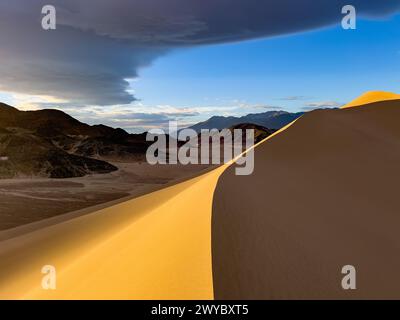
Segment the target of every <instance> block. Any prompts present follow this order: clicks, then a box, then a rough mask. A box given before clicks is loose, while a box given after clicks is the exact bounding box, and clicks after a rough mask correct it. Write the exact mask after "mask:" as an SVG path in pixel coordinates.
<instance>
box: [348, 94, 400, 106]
mask: <svg viewBox="0 0 400 320" xmlns="http://www.w3.org/2000/svg"><path fill="white" fill-rule="evenodd" d="M389 100H400V94H396V93H393V92H386V91H368V92H366V93H364V94H363V95H361V96H359V97H358V98H356V99H354V100H353V101H351V102H349V103H347V104H345V105H344V106H343V107H341V109H347V108H353V107H359V106H362V105H365V104H370V103H374V102H379V101H389Z"/></svg>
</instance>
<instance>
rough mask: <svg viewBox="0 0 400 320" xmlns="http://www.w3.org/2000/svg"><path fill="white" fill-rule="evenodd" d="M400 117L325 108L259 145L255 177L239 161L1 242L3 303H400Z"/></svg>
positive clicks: (385, 106) (384, 108)
mask: <svg viewBox="0 0 400 320" xmlns="http://www.w3.org/2000/svg"><path fill="white" fill-rule="evenodd" d="M398 119H400V103H399V102H398V101H386V102H378V103H372V104H368V105H366V106H363V107H362V108H350V109H347V108H346V109H344V110H319V111H314V112H311V113H309V114H307V115H305V116H303V117H302V118H300V119H299V120H297V121H296V122H295V123H293V124H291V125H289V126H288V127H286V128H284V129H283V130H281V131H280V132H277V133H276V134H274V135H272V136H270V137H269V138H267V139H266V140H265V141H263V142H261V143H260V144H259V145H258V146H257V147H256V148H255V156H256V159H255V160H256V163H255V172H254V174H253V175H251V176H235V175H234V167H231V166H230V164H227V165H223V166H221V167H219V168H217V169H214V170H212V171H210V172H208V173H206V174H204V175H201V176H199V177H196V178H193V179H190V180H188V181H185V182H182V183H178V184H176V185H173V186H170V187H168V188H165V189H163V190H160V191H156V192H153V193H150V194H147V195H144V196H141V197H139V198H137V199H134V200H130V201H127V202H123V203H120V204H116V205H113V206H111V207H108V208H105V209H101V210H98V211H95V212H93V213H90V214H87V215H84V216H79V217H74V218H73V219H70V220H68V221H60V222H59V223H56V224H54V225H45V226H43V228H40V229H37V230H29V229H27V230H28V231H27V232H26V233H24V234H20V235H17V236H15V237H12V238H10V239H8V240H5V241H2V242H0V263H1V264H0V299H212V298H217V299H225V298H228V299H252V298H253V299H282V298H286V299H292V298H300V299H303V298H344V299H347V298H400V293H399V292H400V290H399V289H400V285H399V283H400V274H399V272H398V270H400V256H399V255H398V254H397V253H398V252H399V249H400V236H399V233H398V226H399V224H400V215H399V212H400V203H399V201H398V196H397V193H398V191H397V190H398V179H399V177H400V169H399V167H398V164H399V163H400V143H399V141H400V127H399V126H398ZM49 264H50V265H54V266H55V267H56V268H57V290H55V291H46V290H43V289H42V288H41V279H42V276H43V275H42V274H41V272H40V271H41V268H42V266H44V265H49ZM347 264H351V265H354V266H355V267H356V268H357V272H358V273H357V285H358V289H357V290H356V291H343V290H342V289H341V288H340V283H341V278H342V274H341V273H340V271H341V268H342V266H344V265H347Z"/></svg>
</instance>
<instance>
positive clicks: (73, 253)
mask: <svg viewBox="0 0 400 320" xmlns="http://www.w3.org/2000/svg"><path fill="white" fill-rule="evenodd" d="M287 127H288V126H287ZM287 127H285V128H283V129H282V130H281V131H283V130H285V129H286V128H287ZM279 132H280V131H278V132H276V133H274V134H273V135H271V136H270V137H268V138H267V139H271V138H272V137H274V136H275V135H277V134H279ZM230 164H231V163H228V164H225V165H222V166H221V167H219V168H217V169H215V170H213V171H210V172H208V173H206V174H203V175H202V176H199V177H197V178H194V179H191V180H188V181H186V182H183V183H179V184H176V185H174V186H171V187H168V188H166V189H163V190H160V191H157V192H154V193H151V194H148V195H145V196H142V197H140V198H137V199H134V200H131V201H127V202H124V203H121V204H118V205H115V206H112V207H109V208H106V209H103V210H99V211H96V212H94V213H92V214H88V215H85V216H81V217H79V218H75V219H72V220H69V221H65V222H61V223H59V224H56V225H53V226H47V227H44V228H41V229H39V230H36V231H34V232H29V233H27V234H25V235H21V236H19V237H16V238H11V239H9V240H6V241H3V242H1V243H0V261H1V265H0V299H212V298H213V296H214V294H213V280H212V279H213V276H212V265H211V209H212V198H213V194H214V190H215V187H216V185H217V181H218V178H219V177H220V175H221V174H222V172H223V171H224V170H225V169H226V168H227V167H229V165H230ZM44 265H53V266H55V267H56V269H57V290H55V291H45V290H43V289H42V288H41V279H42V277H43V275H42V274H41V268H42V267H43V266H44Z"/></svg>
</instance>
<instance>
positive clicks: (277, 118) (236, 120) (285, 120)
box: [190, 111, 304, 132]
mask: <svg viewBox="0 0 400 320" xmlns="http://www.w3.org/2000/svg"><path fill="white" fill-rule="evenodd" d="M303 114H304V113H303V112H299V113H289V112H285V111H268V112H264V113H254V114H248V115H247V116H243V117H222V116H215V117H212V118H210V119H208V120H207V121H204V122H200V123H197V124H195V125H194V126H191V127H190V128H191V129H194V130H195V131H196V132H200V130H201V129H208V130H211V129H219V130H222V129H228V128H231V127H233V126H236V125H239V124H243V123H251V124H256V125H258V126H262V127H265V128H268V129H275V130H277V129H280V128H282V127H284V126H286V125H287V124H289V123H290V122H292V121H293V120H295V119H297V118H299V117H300V116H302V115H303Z"/></svg>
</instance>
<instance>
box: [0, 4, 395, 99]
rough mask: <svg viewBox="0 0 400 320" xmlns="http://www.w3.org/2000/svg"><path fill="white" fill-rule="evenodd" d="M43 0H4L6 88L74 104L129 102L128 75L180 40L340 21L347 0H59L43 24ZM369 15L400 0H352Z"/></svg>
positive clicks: (1, 86)
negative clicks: (51, 20)
mask: <svg viewBox="0 0 400 320" xmlns="http://www.w3.org/2000/svg"><path fill="white" fill-rule="evenodd" d="M48 3H49V1H44V0H13V1H7V2H6V1H2V3H0V41H1V47H0V57H1V59H2V60H1V62H2V63H1V65H0V90H3V91H14V92H21V93H29V94H44V95H52V96H55V97H57V98H60V99H65V100H68V101H70V103H74V104H78V105H79V104H82V105H87V104H90V105H111V104H127V103H130V102H132V101H133V100H134V99H135V98H134V97H133V95H132V94H130V93H128V92H127V91H126V90H127V88H128V82H127V81H126V79H129V78H135V77H136V76H137V73H138V70H139V69H140V68H143V67H145V66H148V65H149V64H151V63H152V61H154V59H156V58H157V57H160V56H161V55H163V54H165V53H167V52H168V51H169V50H171V49H173V48H179V47H183V46H193V45H201V44H210V43H219V42H229V41H240V40H245V39H251V38H258V37H269V36H275V35H280V34H287V33H294V32H300V31H304V30H309V29H314V28H318V27H322V26H326V25H330V24H335V23H340V19H341V13H340V12H341V7H342V6H343V5H346V4H348V1H347V0H346V1H344V0H319V1H314V0H264V1H263V0H213V1H205V0H130V1H129V0H113V1H110V0H86V1H81V0H79V1H78V0H52V1H51V3H52V4H53V5H54V6H55V7H56V8H57V15H58V16H57V18H58V28H57V30H56V31H48V32H45V31H43V30H42V29H41V28H40V19H41V15H40V11H41V7H42V6H43V5H45V4H48ZM351 3H352V4H353V5H355V6H356V8H357V10H358V13H359V14H360V15H363V16H369V17H381V16H385V15H388V14H391V13H394V12H397V11H399V10H400V0H385V1H381V0H374V1H368V0H352V1H351Z"/></svg>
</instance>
